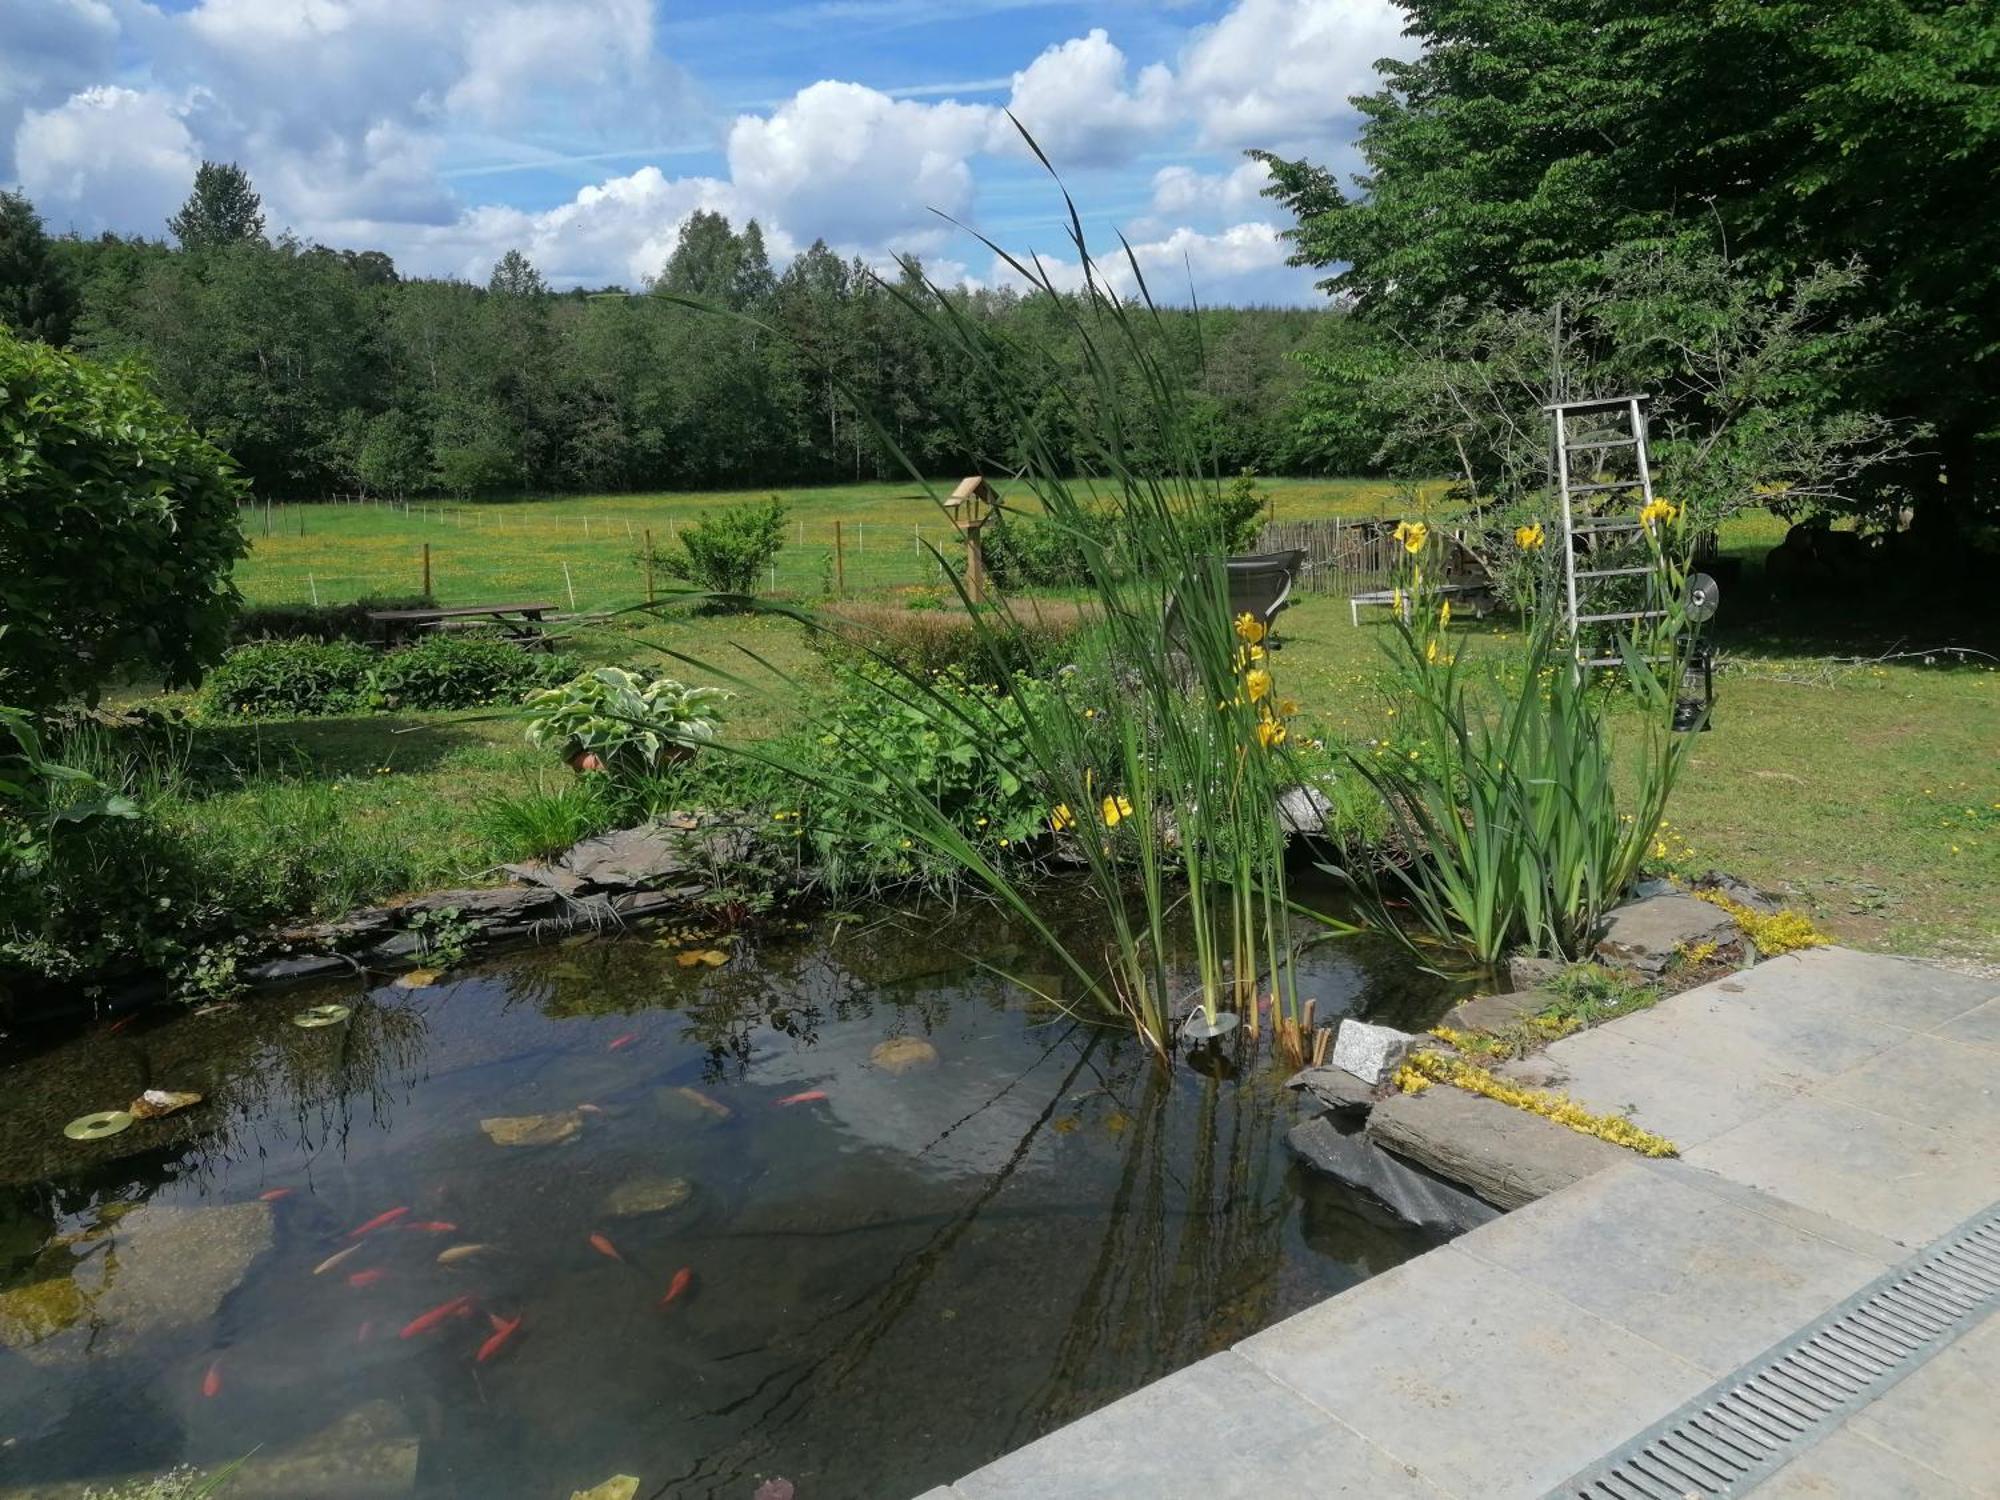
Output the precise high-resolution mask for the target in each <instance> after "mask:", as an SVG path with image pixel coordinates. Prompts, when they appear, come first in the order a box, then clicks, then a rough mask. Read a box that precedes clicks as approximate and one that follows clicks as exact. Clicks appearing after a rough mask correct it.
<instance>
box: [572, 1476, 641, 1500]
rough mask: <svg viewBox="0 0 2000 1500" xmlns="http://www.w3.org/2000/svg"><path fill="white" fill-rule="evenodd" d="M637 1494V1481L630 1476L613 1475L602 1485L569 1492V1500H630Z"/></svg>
mask: <svg viewBox="0 0 2000 1500" xmlns="http://www.w3.org/2000/svg"><path fill="white" fill-rule="evenodd" d="M638 1493H639V1481H638V1480H637V1479H636V1478H634V1477H633V1476H632V1475H630V1474H614V1475H612V1476H611V1478H609V1479H607V1480H605V1481H604V1483H602V1484H600V1485H597V1486H596V1487H594V1488H592V1489H587V1490H572V1491H570V1496H569V1500H632V1497H633V1496H635V1495H637V1494H638Z"/></svg>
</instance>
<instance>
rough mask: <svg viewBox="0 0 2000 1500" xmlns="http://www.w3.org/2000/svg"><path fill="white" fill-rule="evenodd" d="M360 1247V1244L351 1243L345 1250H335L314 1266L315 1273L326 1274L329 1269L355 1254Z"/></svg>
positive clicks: (318, 1274) (316, 1274)
mask: <svg viewBox="0 0 2000 1500" xmlns="http://www.w3.org/2000/svg"><path fill="white" fill-rule="evenodd" d="M360 1248H361V1247H360V1246H359V1245H349V1246H348V1247H347V1248H346V1249H345V1250H336V1251H334V1252H333V1254H331V1255H329V1256H328V1257H327V1258H326V1259H325V1260H323V1261H321V1262H320V1263H319V1264H318V1265H316V1266H314V1267H313V1275H315V1276H324V1275H325V1274H326V1273H327V1272H328V1271H331V1270H332V1269H333V1268H334V1267H335V1266H337V1265H339V1264H340V1263H341V1262H342V1261H344V1260H346V1259H347V1257H348V1256H350V1255H352V1254H354V1253H355V1251H357V1250H359V1249H360Z"/></svg>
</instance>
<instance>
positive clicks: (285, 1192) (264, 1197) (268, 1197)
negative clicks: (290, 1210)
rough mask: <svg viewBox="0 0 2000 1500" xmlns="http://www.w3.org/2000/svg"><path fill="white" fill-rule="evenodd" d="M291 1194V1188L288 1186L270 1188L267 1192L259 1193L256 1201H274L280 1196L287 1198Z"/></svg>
mask: <svg viewBox="0 0 2000 1500" xmlns="http://www.w3.org/2000/svg"><path fill="white" fill-rule="evenodd" d="M291 1196H292V1190H291V1189H290V1188H272V1189H271V1191H270V1192H268V1193H259V1194H258V1195H257V1201H258V1202H259V1203H276V1202H277V1201H278V1200H279V1199H280V1198H289V1197H291Z"/></svg>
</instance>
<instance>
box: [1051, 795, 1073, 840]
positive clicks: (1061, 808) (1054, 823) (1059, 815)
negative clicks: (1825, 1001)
mask: <svg viewBox="0 0 2000 1500" xmlns="http://www.w3.org/2000/svg"><path fill="white" fill-rule="evenodd" d="M1049 827H1050V828H1052V829H1054V830H1055V831H1056V832H1057V833H1061V832H1062V831H1063V830H1064V829H1065V828H1074V827H1076V814H1075V813H1073V812H1071V811H1070V810H1069V804H1068V803H1067V802H1058V803H1057V804H1056V805H1055V808H1054V810H1053V811H1052V812H1050V814H1049Z"/></svg>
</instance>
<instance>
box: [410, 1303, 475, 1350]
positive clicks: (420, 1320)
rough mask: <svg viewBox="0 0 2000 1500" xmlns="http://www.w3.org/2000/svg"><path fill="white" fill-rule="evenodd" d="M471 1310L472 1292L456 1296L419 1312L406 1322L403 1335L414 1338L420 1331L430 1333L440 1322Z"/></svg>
mask: <svg viewBox="0 0 2000 1500" xmlns="http://www.w3.org/2000/svg"><path fill="white" fill-rule="evenodd" d="M471 1311H472V1296H471V1294H470V1293H467V1294H466V1295H464V1296H462V1297H454V1298H452V1299H451V1301H449V1302H440V1303H439V1304H438V1305H437V1306H436V1307H434V1308H432V1309H431V1310H430V1311H429V1312H427V1313H419V1314H418V1315H417V1316H416V1317H414V1318H412V1319H410V1321H409V1322H408V1323H406V1324H404V1325H403V1337H404V1338H406V1339H413V1338H415V1337H416V1336H417V1335H418V1334H420V1333H429V1332H430V1331H431V1330H432V1329H433V1328H435V1327H437V1326H438V1324H440V1323H442V1322H443V1321H444V1320H445V1319H446V1318H450V1317H455V1316H457V1315H458V1314H459V1313H463V1312H471Z"/></svg>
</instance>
